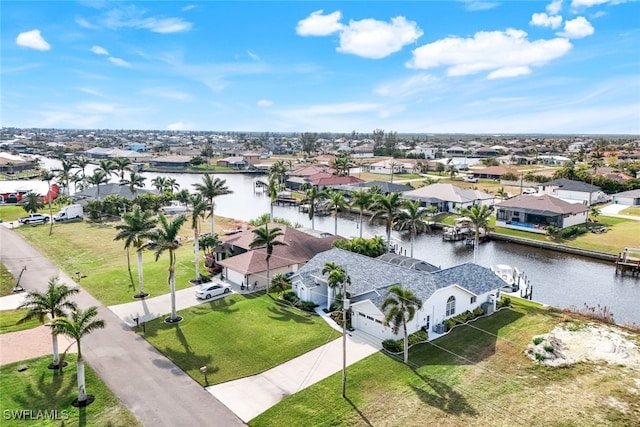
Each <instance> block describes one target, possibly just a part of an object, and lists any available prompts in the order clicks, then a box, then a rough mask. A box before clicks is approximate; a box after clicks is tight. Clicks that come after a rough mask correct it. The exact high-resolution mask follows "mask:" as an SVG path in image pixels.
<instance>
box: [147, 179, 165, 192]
mask: <svg viewBox="0 0 640 427" xmlns="http://www.w3.org/2000/svg"><path fill="white" fill-rule="evenodd" d="M151 185H153V187H154V188H155V189H156V190H158V193H160V194H162V193H164V189H165V188H166V186H167V178H165V177H163V176H156V177H155V178H153V179H152V180H151Z"/></svg>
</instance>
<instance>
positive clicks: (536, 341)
mask: <svg viewBox="0 0 640 427" xmlns="http://www.w3.org/2000/svg"><path fill="white" fill-rule="evenodd" d="M542 341H544V338H542V337H535V338H534V339H533V343H534V344H535V345H538V344H540V343H541V342H542Z"/></svg>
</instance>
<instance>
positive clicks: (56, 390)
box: [0, 354, 140, 427]
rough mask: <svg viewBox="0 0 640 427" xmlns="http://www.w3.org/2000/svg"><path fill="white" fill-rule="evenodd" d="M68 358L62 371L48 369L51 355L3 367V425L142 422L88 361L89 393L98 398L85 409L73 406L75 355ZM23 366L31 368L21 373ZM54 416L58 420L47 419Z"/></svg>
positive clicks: (0, 377) (66, 426) (111, 426)
mask: <svg viewBox="0 0 640 427" xmlns="http://www.w3.org/2000/svg"><path fill="white" fill-rule="evenodd" d="M66 360H67V362H69V365H68V366H67V367H66V368H65V370H64V372H63V373H62V374H59V373H58V371H52V370H50V369H48V368H47V366H48V365H49V363H50V362H51V357H50V356H43V357H39V358H36V359H31V360H26V361H22V362H16V363H11V364H8V365H4V366H1V367H0V384H2V393H0V408H1V409H2V423H1V424H2V426H3V427H9V426H29V427H32V426H64V427H72V426H105V427H106V426H109V427H117V426H123V427H129V426H139V425H140V423H138V421H137V420H136V418H135V417H134V416H133V414H132V413H130V412H129V411H128V410H127V409H126V408H125V407H124V406H122V404H121V403H120V401H119V400H118V398H117V397H116V396H114V395H113V394H112V393H111V391H110V390H109V389H108V388H107V386H106V385H105V384H104V383H103V382H102V381H101V380H100V378H99V377H98V376H97V375H96V374H95V373H94V372H93V370H92V369H91V367H90V366H88V365H87V364H86V363H85V378H86V386H87V393H89V394H92V395H94V396H95V398H96V400H95V402H94V403H93V404H91V405H90V406H88V407H86V408H82V409H79V408H74V407H73V406H72V405H71V402H72V401H73V399H75V398H76V397H77V396H78V392H77V390H78V389H77V383H76V363H75V360H76V356H75V354H69V355H67V357H66ZM22 365H24V366H27V368H28V369H27V370H25V371H23V372H18V371H17V369H16V368H17V367H18V366H22ZM25 411H26V412H25ZM45 411H46V414H45ZM18 414H22V419H18ZM38 414H40V419H38ZM52 415H53V417H54V418H56V420H55V421H52V420H50V419H46V418H47V416H49V417H51V416H52ZM25 417H26V418H27V419H25Z"/></svg>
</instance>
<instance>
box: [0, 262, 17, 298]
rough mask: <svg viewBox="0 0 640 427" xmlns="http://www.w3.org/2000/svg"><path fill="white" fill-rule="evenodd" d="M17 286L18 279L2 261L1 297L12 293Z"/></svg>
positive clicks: (0, 266)
mask: <svg viewBox="0 0 640 427" xmlns="http://www.w3.org/2000/svg"><path fill="white" fill-rule="evenodd" d="M15 286H16V279H14V278H13V275H12V274H11V273H10V272H9V270H7V267H6V266H5V265H4V264H3V263H1V262H0V297H3V296H6V295H11V294H12V293H13V288H14V287H15Z"/></svg>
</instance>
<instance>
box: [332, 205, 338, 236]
mask: <svg viewBox="0 0 640 427" xmlns="http://www.w3.org/2000/svg"><path fill="white" fill-rule="evenodd" d="M333 234H334V235H335V236H337V235H338V211H337V210H336V216H335V225H334V232H333Z"/></svg>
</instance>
